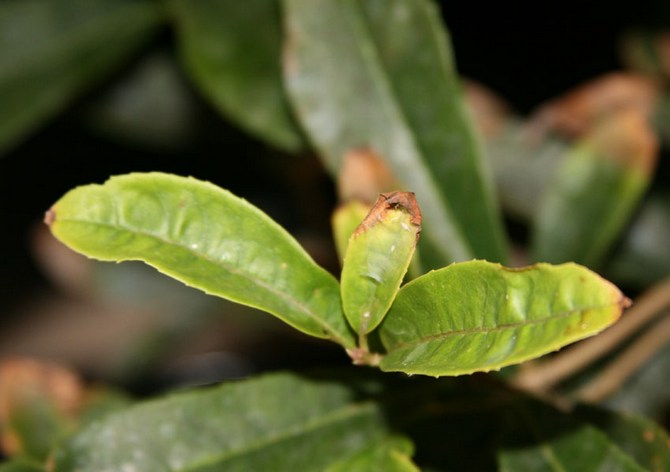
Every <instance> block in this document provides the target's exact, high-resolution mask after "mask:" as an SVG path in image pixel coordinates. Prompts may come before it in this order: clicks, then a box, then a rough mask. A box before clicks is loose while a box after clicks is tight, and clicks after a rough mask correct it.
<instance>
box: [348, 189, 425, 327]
mask: <svg viewBox="0 0 670 472" xmlns="http://www.w3.org/2000/svg"><path fill="white" fill-rule="evenodd" d="M420 231H421V212H420V211H419V207H418V205H417V204H416V199H415V198H414V194H413V193H410V192H391V193H383V194H381V195H379V198H378V199H377V202H376V203H375V205H374V206H373V207H372V209H371V210H370V213H368V215H367V216H366V217H365V219H364V220H363V222H362V223H361V224H360V225H359V226H358V228H356V230H355V231H354V233H353V234H352V235H351V237H350V238H349V245H348V247H347V251H346V255H345V257H344V265H343V267H342V277H341V281H340V283H341V291H342V306H343V308H344V314H345V316H346V317H347V321H349V324H350V325H351V326H352V327H353V328H354V331H356V332H357V333H358V334H359V335H365V334H368V333H369V332H370V331H372V330H373V329H375V328H376V327H377V325H379V323H381V321H382V319H383V318H384V315H385V314H386V312H387V311H388V309H389V307H390V306H391V303H393V299H394V298H395V296H396V293H398V289H399V288H400V284H401V282H402V279H403V277H404V276H405V273H406V272H407V268H408V267H409V263H410V261H411V260H412V255H413V254H414V249H415V248H416V243H417V241H418V239H419V232H420Z"/></svg>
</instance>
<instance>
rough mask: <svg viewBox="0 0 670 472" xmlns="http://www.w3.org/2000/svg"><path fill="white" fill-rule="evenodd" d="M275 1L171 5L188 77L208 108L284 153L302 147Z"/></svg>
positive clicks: (177, 1) (179, 0)
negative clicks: (286, 84)
mask: <svg viewBox="0 0 670 472" xmlns="http://www.w3.org/2000/svg"><path fill="white" fill-rule="evenodd" d="M279 2H280V0H247V1H244V2H231V1H228V0H199V1H197V2H193V1H191V0H173V1H172V4H173V5H174V10H175V14H174V19H175V22H176V25H177V33H178V39H179V44H178V45H179V49H180V52H181V55H182V57H183V61H184V64H185V66H186V69H187V71H188V72H189V73H190V74H191V76H192V77H193V80H194V81H195V83H196V84H197V85H198V86H199V87H200V88H201V89H202V91H203V92H204V94H205V95H206V96H207V97H209V99H210V100H211V101H212V103H213V105H214V106H216V107H217V108H219V109H220V110H221V111H222V112H223V113H225V114H226V115H227V116H229V117H230V118H231V119H233V120H235V121H236V122H237V123H238V124H239V125H241V126H243V127H244V128H246V129H247V130H248V131H250V132H252V133H254V134H256V135H258V136H259V137H261V138H264V139H266V140H267V141H269V142H270V143H272V144H274V145H276V146H278V147H280V148H282V149H285V150H287V151H299V150H300V148H302V147H303V146H304V144H305V143H304V140H303V138H302V133H301V131H300V129H299V128H298V126H297V124H296V123H295V121H294V119H293V117H292V115H291V112H290V109H289V107H288V104H287V101H286V97H285V93H284V89H283V85H282V77H281V66H280V58H281V52H280V49H281V18H280V5H279Z"/></svg>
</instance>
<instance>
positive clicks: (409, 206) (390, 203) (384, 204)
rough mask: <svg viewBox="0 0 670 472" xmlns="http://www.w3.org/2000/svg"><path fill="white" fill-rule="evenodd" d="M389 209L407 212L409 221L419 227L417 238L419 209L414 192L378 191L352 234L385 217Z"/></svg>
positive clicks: (419, 220)
mask: <svg viewBox="0 0 670 472" xmlns="http://www.w3.org/2000/svg"><path fill="white" fill-rule="evenodd" d="M389 210H402V211H405V212H407V213H409V217H410V223H411V224H413V225H414V226H416V227H417V228H419V229H418V230H417V232H416V237H417V239H418V238H419V232H420V229H421V210H420V209H419V204H418V203H417V202H416V196H415V195H414V192H397V191H396V192H389V193H380V194H379V196H378V197H377V201H376V202H375V204H374V206H373V207H372V209H371V210H370V212H369V213H368V214H367V215H366V217H365V218H364V219H363V221H362V222H361V224H360V225H358V228H356V231H354V236H357V235H359V234H361V233H364V232H365V231H367V230H368V229H369V228H371V227H373V226H374V225H376V224H377V223H378V222H380V221H382V220H383V219H384V218H385V217H386V213H387V212H388V211H389Z"/></svg>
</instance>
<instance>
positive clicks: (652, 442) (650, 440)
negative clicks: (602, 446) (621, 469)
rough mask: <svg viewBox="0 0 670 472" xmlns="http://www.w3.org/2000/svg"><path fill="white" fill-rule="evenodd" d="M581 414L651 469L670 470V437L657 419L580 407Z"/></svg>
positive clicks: (645, 466) (579, 414)
mask: <svg viewBox="0 0 670 472" xmlns="http://www.w3.org/2000/svg"><path fill="white" fill-rule="evenodd" d="M576 413H577V415H578V416H579V417H580V418H582V419H584V420H586V421H588V422H589V423H592V424H593V425H594V426H596V427H598V429H600V430H601V431H603V432H604V433H606V434H607V437H608V438H609V439H610V440H611V441H612V442H614V443H615V444H616V445H617V446H618V447H619V448H620V449H621V450H622V451H623V452H625V453H626V454H628V455H629V456H631V457H632V458H634V459H635V460H636V461H637V463H638V464H640V465H641V466H642V467H644V468H645V469H648V470H650V471H658V472H661V471H667V470H670V438H668V434H667V433H666V432H665V431H664V430H663V429H662V428H661V427H659V426H658V425H657V424H655V423H654V422H653V421H651V420H649V419H647V418H645V417H643V416H636V415H633V414H630V413H617V412H614V411H607V410H604V409H601V408H596V407H589V406H580V407H579V408H578V409H577V412H576Z"/></svg>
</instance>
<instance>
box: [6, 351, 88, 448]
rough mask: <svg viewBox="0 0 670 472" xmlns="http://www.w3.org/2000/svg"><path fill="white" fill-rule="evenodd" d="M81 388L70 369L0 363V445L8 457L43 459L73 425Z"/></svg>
mask: <svg viewBox="0 0 670 472" xmlns="http://www.w3.org/2000/svg"><path fill="white" fill-rule="evenodd" d="M82 401H83V385H82V384H81V381H80V380H79V378H78V377H77V376H76V375H75V374H74V373H72V372H70V371H69V370H66V369H64V368H62V367H60V366H58V365H52V364H47V363H40V362H37V361H34V360H31V359H21V358H17V359H6V360H4V361H3V362H2V364H0V433H1V435H0V443H1V446H2V451H3V453H4V454H6V455H8V456H18V455H20V456H25V457H29V458H32V459H35V460H45V459H46V458H47V456H48V454H49V453H50V452H51V450H52V448H53V447H54V446H55V444H56V443H57V442H58V441H59V440H60V439H61V438H62V437H63V436H64V435H65V434H66V433H67V432H68V431H69V430H70V429H71V428H72V427H73V426H74V419H75V413H76V412H77V410H78V409H79V407H80V406H81V403H82Z"/></svg>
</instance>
